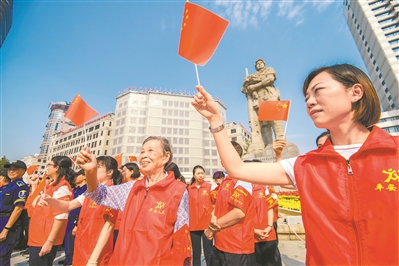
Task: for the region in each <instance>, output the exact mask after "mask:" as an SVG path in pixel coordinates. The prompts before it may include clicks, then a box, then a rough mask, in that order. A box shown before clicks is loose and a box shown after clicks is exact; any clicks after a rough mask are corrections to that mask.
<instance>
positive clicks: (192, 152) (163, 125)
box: [111, 90, 226, 176]
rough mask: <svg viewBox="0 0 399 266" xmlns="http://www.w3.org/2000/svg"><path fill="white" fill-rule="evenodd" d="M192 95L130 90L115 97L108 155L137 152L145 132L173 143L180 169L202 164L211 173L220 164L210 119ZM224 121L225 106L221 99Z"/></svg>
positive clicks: (123, 161) (126, 154)
mask: <svg viewBox="0 0 399 266" xmlns="http://www.w3.org/2000/svg"><path fill="white" fill-rule="evenodd" d="M192 100H193V96H191V95H186V94H183V93H171V92H160V91H137V90H134V91H133V90H130V91H126V90H125V91H124V92H121V93H120V95H118V96H117V97H116V109H115V127H114V135H113V138H112V143H111V145H112V151H111V155H113V156H115V155H117V154H121V153H122V154H123V155H122V163H126V162H127V161H128V160H127V156H138V155H139V154H140V151H141V146H142V143H143V141H144V140H145V138H146V137H148V136H163V137H166V138H167V139H168V140H169V141H170V142H171V144H172V148H173V161H174V162H175V163H176V164H177V165H178V166H179V168H180V171H181V172H191V171H192V168H193V167H194V166H195V165H202V166H203V167H204V168H205V174H206V175H207V176H210V175H211V174H213V172H214V171H216V170H220V169H221V168H222V166H221V164H220V159H219V156H218V153H217V149H216V146H215V143H214V141H213V137H212V135H211V133H210V132H209V123H208V121H207V120H206V119H204V118H203V117H202V116H201V115H199V114H198V113H197V111H196V110H195V109H194V107H193V106H192V105H191V102H192ZM216 102H217V103H218V107H219V110H220V112H221V114H222V117H223V120H224V123H225V122H226V107H225V106H224V105H223V104H222V103H221V102H220V101H216Z"/></svg>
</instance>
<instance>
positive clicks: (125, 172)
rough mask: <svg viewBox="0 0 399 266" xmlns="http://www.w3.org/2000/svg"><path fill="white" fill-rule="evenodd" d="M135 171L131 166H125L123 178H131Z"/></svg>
mask: <svg viewBox="0 0 399 266" xmlns="http://www.w3.org/2000/svg"><path fill="white" fill-rule="evenodd" d="M133 172H134V171H133V170H129V168H127V167H126V166H124V167H123V169H122V176H123V180H125V181H127V180H130V178H131V176H132V174H133Z"/></svg>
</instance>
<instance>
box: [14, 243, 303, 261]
mask: <svg viewBox="0 0 399 266" xmlns="http://www.w3.org/2000/svg"><path fill="white" fill-rule="evenodd" d="M279 249H280V253H281V258H282V259H283V264H284V265H285V266H303V265H305V244H304V243H303V242H302V241H295V240H280V242H279ZM28 259H29V257H28V256H24V255H21V252H20V251H15V252H14V253H13V254H12V256H11V265H15V266H26V265H29V264H28ZM63 259H64V252H58V253H57V256H56V258H55V260H54V265H59V264H58V261H60V260H63ZM203 265H204V266H205V265H206V264H205V260H204V261H203Z"/></svg>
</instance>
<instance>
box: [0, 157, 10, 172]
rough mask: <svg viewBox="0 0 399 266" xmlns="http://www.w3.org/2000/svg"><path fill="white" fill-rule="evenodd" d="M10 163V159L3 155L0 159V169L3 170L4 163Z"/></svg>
mask: <svg viewBox="0 0 399 266" xmlns="http://www.w3.org/2000/svg"><path fill="white" fill-rule="evenodd" d="M8 163H10V161H9V160H8V159H7V158H6V156H3V157H2V158H1V159H0V171H2V170H5V168H4V165H5V164H8Z"/></svg>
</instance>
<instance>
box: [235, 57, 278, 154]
mask: <svg viewBox="0 0 399 266" xmlns="http://www.w3.org/2000/svg"><path fill="white" fill-rule="evenodd" d="M255 69H256V71H257V72H256V73H255V74H252V75H248V70H247V73H246V74H247V76H246V77H245V79H244V84H243V87H242V89H241V92H243V93H245V96H246V97H247V101H248V117H249V125H250V127H251V129H252V143H251V145H250V146H249V149H248V152H249V153H252V152H258V151H262V150H264V149H265V147H267V146H268V145H272V144H273V132H274V137H275V138H282V137H284V124H283V121H259V120H258V110H259V103H260V102H262V101H277V100H280V92H279V90H278V88H275V87H274V81H275V80H276V72H275V71H274V69H273V68H272V67H266V64H265V61H263V59H258V60H256V62H255Z"/></svg>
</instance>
